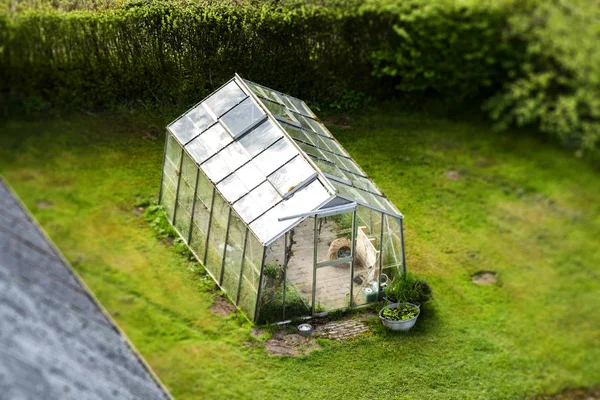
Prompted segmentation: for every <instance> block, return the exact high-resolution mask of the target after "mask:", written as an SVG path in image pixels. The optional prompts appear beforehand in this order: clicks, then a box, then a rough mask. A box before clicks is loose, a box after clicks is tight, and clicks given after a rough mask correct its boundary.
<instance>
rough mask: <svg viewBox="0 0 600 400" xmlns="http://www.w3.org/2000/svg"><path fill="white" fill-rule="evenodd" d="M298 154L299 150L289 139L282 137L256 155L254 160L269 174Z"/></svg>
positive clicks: (259, 167) (264, 172)
mask: <svg viewBox="0 0 600 400" xmlns="http://www.w3.org/2000/svg"><path fill="white" fill-rule="evenodd" d="M297 154H298V150H297V149H296V148H295V147H294V146H293V145H292V144H291V143H290V142H289V141H288V139H281V140H279V141H278V142H276V143H275V144H273V145H272V146H271V147H269V148H268V149H266V150H265V151H263V152H262V153H260V154H259V155H258V156H256V158H254V160H253V161H252V162H253V163H254V164H255V165H256V166H257V167H258V169H260V170H261V171H262V172H263V174H265V176H267V175H270V174H271V173H272V172H273V171H275V170H276V169H277V168H279V167H281V166H282V165H283V164H285V163H286V162H288V161H289V160H291V159H292V158H293V157H294V156H296V155H297Z"/></svg>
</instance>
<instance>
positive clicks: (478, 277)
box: [471, 271, 498, 285]
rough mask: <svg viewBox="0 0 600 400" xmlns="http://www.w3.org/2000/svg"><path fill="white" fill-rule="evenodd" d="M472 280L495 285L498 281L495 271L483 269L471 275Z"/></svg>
mask: <svg viewBox="0 0 600 400" xmlns="http://www.w3.org/2000/svg"><path fill="white" fill-rule="evenodd" d="M471 281H473V283H475V284H477V285H493V284H494V283H496V282H497V281H498V277H497V276H496V273H495V272H491V271H481V272H478V273H476V274H474V275H473V276H471Z"/></svg>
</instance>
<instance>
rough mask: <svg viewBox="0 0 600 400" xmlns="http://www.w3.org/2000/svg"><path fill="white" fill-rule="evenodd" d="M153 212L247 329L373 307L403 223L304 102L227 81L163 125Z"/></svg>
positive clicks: (394, 265)
mask: <svg viewBox="0 0 600 400" xmlns="http://www.w3.org/2000/svg"><path fill="white" fill-rule="evenodd" d="M159 201H160V203H161V204H162V205H163V207H164V208H165V210H166V212H167V216H168V218H169V220H170V222H171V223H172V225H173V226H174V227H175V229H176V230H177V232H178V233H179V235H180V236H181V238H182V240H183V241H184V242H185V243H186V244H187V245H188V247H189V248H190V250H191V251H192V252H193V254H194V255H195V257H196V258H197V259H198V260H199V261H200V262H201V263H202V264H203V265H204V266H205V268H206V270H207V271H208V272H209V274H210V275H211V277H212V278H213V279H214V280H215V282H216V283H217V284H218V285H219V286H220V287H221V288H222V289H223V291H224V292H225V293H226V294H227V296H228V297H229V298H230V300H231V301H232V302H233V303H234V304H235V305H236V306H237V307H238V308H239V309H241V310H242V311H244V312H245V313H246V315H247V316H248V318H249V319H250V320H253V321H256V322H261V323H262V322H278V321H284V320H289V319H292V318H296V317H306V316H314V315H318V314H321V313H325V312H329V311H332V310H336V309H344V308H355V307H360V306H362V305H365V304H369V303H372V302H375V301H378V300H379V299H380V298H381V296H382V293H383V289H384V288H385V285H386V283H387V281H389V280H390V279H392V278H393V277H394V276H395V275H396V274H398V273H403V272H404V270H405V263H404V241H403V231H402V215H401V214H400V212H399V211H398V210H397V209H396V207H395V206H394V205H393V204H392V203H391V202H390V201H389V200H388V199H387V198H386V197H385V196H384V195H383V193H382V192H381V191H380V190H379V189H378V188H377V186H376V185H375V184H374V183H373V182H372V181H371V180H370V179H369V178H368V176H367V175H366V174H365V173H364V172H363V171H362V169H361V168H360V167H359V166H358V165H357V164H356V163H355V162H354V161H353V160H352V158H351V157H350V156H349V155H348V154H347V153H346V151H345V150H344V149H343V148H342V146H341V145H340V144H339V143H338V142H337V141H336V140H335V138H334V137H333V136H332V135H331V133H329V131H328V130H327V128H326V127H325V126H324V125H323V124H322V123H321V122H320V121H319V120H318V119H317V118H316V116H315V115H314V114H313V113H312V111H311V110H310V108H309V107H308V106H307V105H306V104H305V103H304V102H303V101H301V100H299V99H296V98H293V97H291V96H287V95H285V94H283V93H279V92H276V91H274V90H271V89H268V88H265V87H263V86H260V85H257V84H255V83H252V82H249V81H246V80H243V79H241V78H240V77H239V76H237V75H236V76H235V77H234V78H233V79H232V80H230V81H229V82H227V83H226V84H225V85H223V86H222V87H221V88H220V89H218V90H217V91H216V92H215V93H213V94H212V95H210V96H209V97H207V98H206V99H204V100H203V101H202V102H200V103H198V104H197V105H195V106H194V107H192V108H191V109H190V110H188V111H187V112H186V113H185V114H183V115H182V116H181V117H179V118H178V119H177V120H175V121H174V122H173V123H171V124H169V126H168V127H167V137H166V144H165V155H164V162H163V172H162V180H161V188H160V198H159Z"/></svg>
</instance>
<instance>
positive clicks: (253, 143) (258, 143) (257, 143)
mask: <svg viewBox="0 0 600 400" xmlns="http://www.w3.org/2000/svg"><path fill="white" fill-rule="evenodd" d="M282 136H283V135H282V134H281V131H280V130H279V129H278V128H277V127H276V126H275V124H274V123H273V122H271V121H269V120H266V121H265V122H263V123H261V124H260V125H259V126H257V127H256V128H254V129H252V130H251V131H250V132H248V134H247V135H244V136H243V137H242V138H241V139H240V140H239V143H240V144H241V145H242V146H244V148H245V149H246V151H247V152H248V153H250V156H252V157H255V156H256V155H257V154H258V153H260V152H261V151H263V150H264V149H266V148H267V147H268V146H269V145H271V144H272V143H273V142H275V141H276V140H277V139H279V138H280V137H282Z"/></svg>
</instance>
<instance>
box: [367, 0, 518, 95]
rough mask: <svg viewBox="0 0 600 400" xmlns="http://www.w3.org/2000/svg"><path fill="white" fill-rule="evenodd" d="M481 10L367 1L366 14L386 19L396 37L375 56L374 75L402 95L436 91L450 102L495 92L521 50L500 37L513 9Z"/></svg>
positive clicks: (420, 1)
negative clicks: (494, 89)
mask: <svg viewBox="0 0 600 400" xmlns="http://www.w3.org/2000/svg"><path fill="white" fill-rule="evenodd" d="M461 4H462V3H461ZM479 4H481V5H479ZM483 4H484V3H474V4H472V5H470V6H468V7H467V6H464V5H459V4H458V2H448V1H441V0H403V1H395V0H391V1H390V0H370V1H367V3H366V4H365V5H364V6H363V9H362V10H363V11H362V12H363V13H364V14H365V15H369V14H375V15H383V16H385V18H386V19H387V21H386V26H389V27H390V29H393V31H394V32H395V34H396V35H395V37H393V38H392V40H389V41H387V42H386V43H384V44H383V45H382V46H381V48H378V49H374V50H373V51H372V53H371V61H372V63H373V70H372V73H373V75H374V76H376V77H378V78H382V79H383V78H389V79H391V82H393V84H394V86H395V87H396V89H397V90H399V91H401V92H407V93H411V92H424V91H433V92H438V93H441V94H443V95H444V97H445V98H446V99H447V100H448V101H456V100H463V99H465V98H472V97H475V96H477V95H480V94H481V93H482V92H485V91H487V92H489V91H491V90H492V89H493V88H494V87H495V86H497V85H498V81H500V80H502V78H503V76H504V71H505V70H506V69H507V68H510V67H512V66H514V65H515V64H516V63H517V62H518V58H519V49H518V48H517V47H515V43H511V42H508V41H505V40H503V37H502V33H503V30H504V29H505V26H506V25H507V15H508V12H509V8H508V7H495V8H490V7H487V6H484V5H483Z"/></svg>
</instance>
